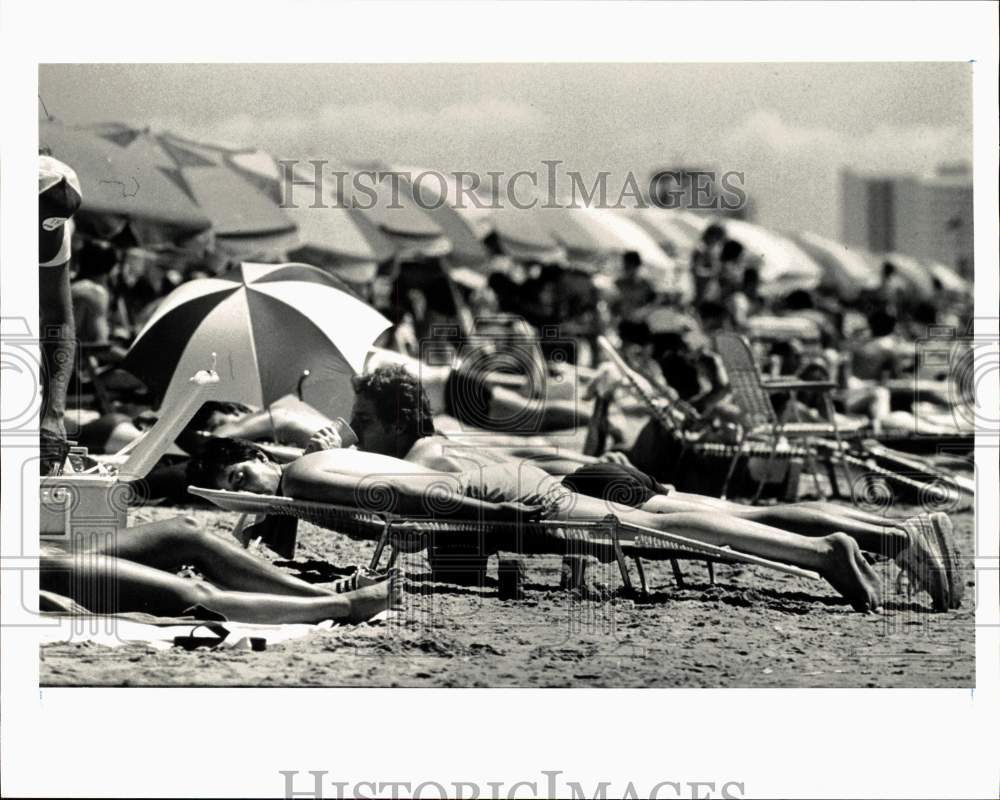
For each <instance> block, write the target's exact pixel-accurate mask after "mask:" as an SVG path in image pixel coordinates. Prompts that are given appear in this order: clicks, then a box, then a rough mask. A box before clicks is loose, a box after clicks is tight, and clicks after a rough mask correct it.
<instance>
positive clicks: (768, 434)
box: [715, 333, 851, 503]
mask: <svg viewBox="0 0 1000 800" xmlns="http://www.w3.org/2000/svg"><path fill="white" fill-rule="evenodd" d="M715 350H716V352H717V353H718V354H719V357H720V358H721V359H722V365H723V367H724V368H725V370H726V376H727V378H728V380H729V387H730V391H731V393H732V396H733V400H734V401H735V402H736V404H737V405H738V406H739V408H740V410H741V411H742V412H743V414H744V417H745V419H746V424H745V425H744V427H743V435H742V437H741V441H740V447H739V449H738V450H737V452H736V454H735V455H734V456H733V459H732V461H731V462H730V465H729V471H728V473H727V475H726V481H725V483H724V485H723V490H722V496H723V498H724V497H725V496H726V491H727V490H728V488H729V482H730V480H731V479H732V474H733V471H734V470H735V469H736V462H737V460H738V459H739V457H740V456H741V455H743V454H744V452H745V449H746V448H745V446H746V445H747V444H750V443H751V442H752V441H753V440H754V439H756V440H761V439H764V440H766V441H769V442H770V445H771V448H770V453H769V455H768V457H767V469H766V470H765V472H764V476H763V477H762V478H761V480H760V481H759V482H758V485H757V491H756V492H755V494H754V497H753V502H755V503H756V502H757V500H758V499H759V498H760V493H761V490H762V489H763V487H764V481H765V478H766V475H767V473H768V471H769V469H770V466H771V464H772V463H773V462H774V460H775V457H776V455H777V453H778V447H779V445H780V443H781V441H782V438H785V439H799V440H801V441H802V443H803V446H804V448H805V453H806V460H807V461H808V462H809V468H810V470H811V471H812V474H813V479H814V481H815V483H816V489H817V491H818V492H819V494H820V495H821V496H822V497H824V498H825V497H826V492H825V491H824V489H823V487H822V486H821V484H820V481H819V475H818V471H817V469H816V460H817V453H816V448H815V446H814V444H813V441H812V440H814V439H816V438H818V437H824V436H833V438H834V440H835V441H836V450H835V452H833V453H831V461H829V462H828V464H829V466H830V470H829V474H830V481H831V484H832V486H833V489H834V492H835V493H837V494H839V486H838V483H837V479H836V474H835V472H834V469H833V462H834V461H839V462H840V463H841V464H842V465H843V467H844V469H845V471H846V472H847V479H848V483H849V484H850V482H851V473H850V467H849V466H848V464H847V462H846V461H845V460H844V459H843V457H842V456H843V441H842V438H841V432H840V429H839V427H838V426H837V416H836V413H835V411H834V408H833V400H832V398H831V392H832V391H833V390H834V389H835V388H836V383H835V382H833V381H802V380H797V379H794V378H793V379H786V378H778V379H775V380H768V381H764V380H763V378H762V377H761V374H760V371H759V370H758V369H757V364H756V362H755V361H754V357H753V351H752V350H751V349H750V345H749V343H748V342H747V340H746V339H745V338H743V337H742V336H737V335H736V334H732V333H720V334H717V335H716V337H715ZM799 391H810V392H818V393H819V394H820V395H821V397H822V398H823V404H824V407H825V409H826V413H827V416H828V417H829V422H825V423H812V422H799V421H793V422H786V421H784V420H782V419H779V418H778V415H777V414H776V413H775V410H774V406H773V405H772V404H771V397H770V395H771V394H773V393H777V392H787V393H789V395H790V396H791V402H790V403H789V406H790V407H792V408H794V407H795V394H796V392H799Z"/></svg>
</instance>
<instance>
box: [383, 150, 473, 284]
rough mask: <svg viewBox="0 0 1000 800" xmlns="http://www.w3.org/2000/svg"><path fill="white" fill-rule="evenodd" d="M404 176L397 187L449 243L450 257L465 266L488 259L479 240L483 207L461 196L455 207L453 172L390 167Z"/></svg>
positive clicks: (457, 187)
mask: <svg viewBox="0 0 1000 800" xmlns="http://www.w3.org/2000/svg"><path fill="white" fill-rule="evenodd" d="M394 169H395V170H396V171H397V172H401V173H403V175H404V176H405V177H403V178H401V179H400V190H401V191H405V192H406V194H407V197H408V198H409V199H410V200H411V201H412V202H413V203H415V204H416V205H417V207H418V208H420V210H422V211H424V212H426V213H427V216H429V217H430V218H431V219H432V220H433V221H434V222H435V223H436V224H437V226H438V227H439V228H440V229H441V232H442V233H443V234H444V236H445V237H446V238H447V239H448V241H449V242H450V243H451V261H452V262H453V263H455V264H462V265H465V266H481V265H483V264H485V263H486V262H487V261H488V260H489V253H488V252H487V250H486V247H485V245H484V244H483V238H484V236H485V235H486V233H487V232H488V231H484V230H483V215H484V213H485V210H484V209H477V208H476V207H475V206H472V205H471V201H469V200H465V201H464V202H463V203H462V205H463V207H462V208H456V207H455V204H456V202H458V199H459V186H458V184H457V183H456V181H455V179H454V176H448V175H444V174H442V173H440V172H437V171H435V170H426V169H420V168H418V167H394Z"/></svg>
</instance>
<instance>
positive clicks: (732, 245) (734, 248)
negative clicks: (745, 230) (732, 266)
mask: <svg viewBox="0 0 1000 800" xmlns="http://www.w3.org/2000/svg"><path fill="white" fill-rule="evenodd" d="M742 257H743V245H742V244H740V243H739V242H737V241H736V240H735V239H726V242H725V244H723V245H722V250H720V251H719V260H720V261H725V262H727V263H734V262H736V261H739V260H740V259H741V258H742Z"/></svg>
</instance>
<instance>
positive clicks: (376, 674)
mask: <svg viewBox="0 0 1000 800" xmlns="http://www.w3.org/2000/svg"><path fill="white" fill-rule="evenodd" d="M898 511H899V513H905V511H906V509H903V508H900V509H898ZM175 513H190V514H193V515H194V516H196V517H197V518H198V519H199V520H200V521H201V522H202V523H203V524H204V525H205V526H206V528H208V529H209V530H211V531H213V532H214V533H216V534H218V535H219V536H224V537H225V536H229V533H228V531H229V530H231V529H232V526H233V524H234V523H235V521H236V515H235V514H228V513H224V512H218V511H212V510H208V509H166V508H152V509H142V510H141V511H139V512H138V513H137V514H136V515H135V518H134V519H135V521H143V520H147V519H153V518H162V517H166V516H170V515H172V514H175ZM953 521H954V524H955V534H956V537H957V539H958V543H959V546H960V547H961V549H962V553H963V555H964V556H965V557H966V559H967V561H968V562H969V565H970V571H969V576H970V577H969V583H968V585H967V588H966V598H965V603H964V605H963V607H962V608H961V609H960V610H959V611H956V612H951V613H948V614H935V613H933V612H931V611H930V600H929V598H928V597H927V596H926V595H915V596H914V597H913V598H911V599H907V597H906V595H905V594H903V595H898V594H896V593H895V589H894V587H895V577H896V573H897V569H896V567H895V566H894V565H892V564H891V563H890V564H886V565H883V566H879V567H878V568H877V569H879V571H880V573H881V574H882V575H883V576H884V584H885V591H886V602H885V610H884V612H883V613H881V614H857V613H854V612H853V611H851V609H850V606H848V605H847V604H846V603H845V602H843V601H842V600H841V599H840V598H839V597H838V596H837V595H836V593H835V592H834V590H833V589H832V588H831V587H829V586H828V585H827V584H825V583H824V582H819V581H810V580H807V579H803V578H798V577H794V576H789V575H783V574H779V573H776V572H772V571H768V570H764V569H761V568H757V567H746V568H744V567H735V566H727V565H724V566H718V567H717V568H716V577H717V582H716V584H715V585H714V586H713V585H711V584H710V583H709V579H708V570H707V569H706V567H705V565H704V564H703V563H701V562H694V561H687V562H682V565H683V567H684V572H685V575H686V582H687V586H686V587H685V588H683V589H678V588H677V587H676V585H675V583H674V580H673V576H672V574H671V570H670V565H669V562H665V561H664V562H645V565H646V572H647V576H648V578H649V584H650V589H651V596H650V598H649V599H648V601H641V602H637V601H635V600H631V599H615V600H612V601H610V602H607V603H600V602H594V601H580V600H575V599H574V598H573V597H572V596H571V595H570V594H569V593H567V592H564V591H561V590H560V589H559V588H558V587H559V569H560V559H559V557H557V556H532V557H528V558H526V566H527V579H526V583H525V588H526V595H527V597H526V599H525V600H521V601H502V600H500V599H499V597H498V593H497V586H496V583H495V581H494V580H493V578H495V575H496V572H495V562H494V563H493V564H492V565H491V573H490V574H491V576H492V577H490V578H489V579H488V583H487V585H486V586H484V587H481V588H480V587H468V586H458V585H450V584H444V583H436V582H433V581H432V580H431V575H430V570H429V566H428V564H427V560H426V558H425V556H424V555H423V554H415V555H406V556H402V555H401V556H400V560H399V562H398V563H399V564H400V565H401V566H402V567H403V568H404V570H405V572H406V583H405V586H406V598H405V609H404V611H403V612H402V613H401V614H400V615H399V616H398V617H397V618H396V619H394V620H391V621H390V622H388V623H384V624H379V625H359V626H356V627H351V628H348V627H341V628H335V629H333V630H325V631H323V630H318V631H316V632H314V633H311V634H310V635H308V636H306V637H305V638H301V639H296V640H293V641H289V642H285V643H282V644H278V645H273V646H271V647H269V648H268V649H267V650H266V651H264V652H249V651H234V650H215V651H211V650H197V651H192V652H188V651H185V650H182V649H180V648H176V647H175V648H173V649H170V650H166V651H156V650H154V649H152V648H151V647H148V646H146V645H139V644H130V645H127V646H122V647H118V648H113V649H112V648H107V647H103V646H100V645H96V644H92V643H66V644H55V645H46V646H43V647H42V648H41V654H40V655H41V669H40V683H41V685H42V686H79V685H88V686H95V685H96V686H369V687H371V686H379V687H394V686H407V687H485V686H491V687H536V686H537V687H542V686H548V687H629V686H646V687H684V686H689V687H701V686H704V687H971V686H974V685H975V635H974V622H975V591H974V587H973V586H972V577H971V576H972V571H971V554H972V553H973V536H974V527H973V515H972V512H971V511H965V512H962V513H959V514H955V515H953ZM299 531H300V535H299V549H298V553H297V557H296V559H295V561H293V562H284V561H281V560H280V559H277V557H275V556H273V554H270V551H268V550H261V551H260V554H261V557H271V558H273V559H275V560H277V561H278V562H279V563H280V564H281V565H282V566H283V568H285V569H288V570H289V571H290V572H292V573H294V574H300V575H305V576H306V577H308V576H309V574H310V569H311V568H313V567H315V566H317V564H316V563H315V562H320V563H327V564H331V565H335V566H347V565H351V564H365V563H367V562H368V560H369V558H370V557H371V554H372V551H373V549H374V543H372V542H367V541H356V540H352V539H349V538H347V537H344V536H340V535H337V534H333V533H330V532H329V531H323V530H321V529H319V528H316V527H314V526H312V525H309V524H306V523H300V528H299ZM269 554H270V555H269ZM310 562H314V563H313V564H310ZM602 569H604V568H602ZM606 569H607V571H606V572H604V573H603V574H601V575H600V577H601V578H603V579H604V580H605V582H606V583H608V584H609V585H610V586H612V587H617V586H619V585H620V577H619V575H618V573H617V570H616V568H613V567H612V566H610V565H609V566H608V567H607V568H606ZM633 570H634V568H633ZM312 574H316V570H315V569H313V570H312ZM633 577H634V571H633Z"/></svg>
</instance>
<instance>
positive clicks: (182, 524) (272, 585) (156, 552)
mask: <svg viewBox="0 0 1000 800" xmlns="http://www.w3.org/2000/svg"><path fill="white" fill-rule="evenodd" d="M93 550H94V552H98V553H102V554H104V555H108V556H116V557H118V558H122V559H128V560H129V561H134V562H135V563H137V564H144V565H146V566H147V567H153V568H155V569H158V570H165V571H167V572H176V571H177V570H179V569H180V568H181V567H182V566H184V565H188V564H189V565H191V566H192V567H194V568H195V569H197V570H198V571H199V572H200V573H202V574H203V575H204V576H205V577H206V578H207V579H208V580H209V581H211V582H212V583H213V584H215V585H216V586H218V587H220V588H223V589H230V590H233V591H240V592H266V593H269V594H281V595H293V596H299V597H327V596H329V595H330V594H331V591H330V589H328V588H325V587H322V586H317V585H315V584H312V583H307V582H306V581H303V580H299V579H298V578H296V577H294V576H292V575H289V574H287V573H285V572H282V571H281V570H280V569H278V568H277V567H275V566H272V565H271V563H270V562H268V561H265V560H264V559H262V558H259V557H257V556H255V555H253V554H252V553H249V552H247V551H246V550H244V549H243V548H241V547H239V546H238V545H237V544H235V543H233V544H229V543H228V542H226V541H224V540H222V539H220V538H219V537H217V536H212V535H211V534H208V533H205V532H204V531H203V530H202V529H201V527H200V526H199V525H198V523H197V522H195V520H194V519H192V518H191V517H175V518H173V519H167V520H159V521H157V522H150V523H147V524H145V525H136V526H134V527H131V528H126V529H125V530H123V531H119V533H118V536H117V541H116V542H115V543H113V544H109V545H104V546H97V547H95V548H93Z"/></svg>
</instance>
